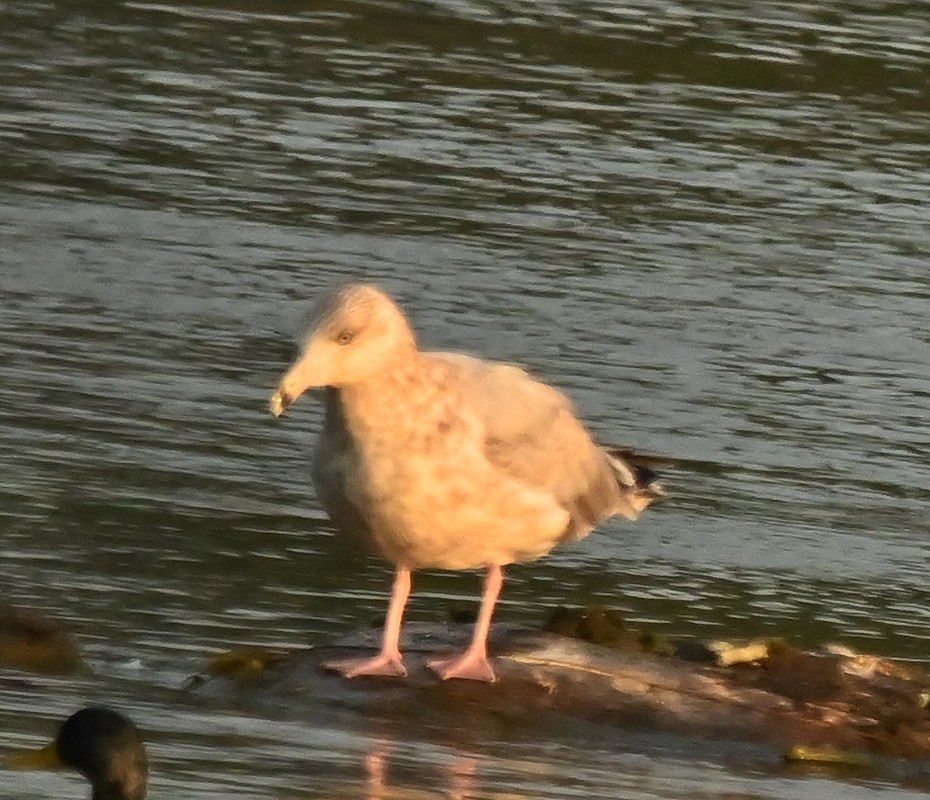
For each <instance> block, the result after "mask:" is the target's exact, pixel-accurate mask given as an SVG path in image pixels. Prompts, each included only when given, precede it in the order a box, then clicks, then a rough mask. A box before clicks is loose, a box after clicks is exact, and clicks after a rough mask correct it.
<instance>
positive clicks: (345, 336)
mask: <svg viewBox="0 0 930 800" xmlns="http://www.w3.org/2000/svg"><path fill="white" fill-rule="evenodd" d="M333 338H334V339H335V342H336V344H349V342H351V341H352V340H353V339H354V338H355V334H354V333H353V332H352V331H339V333H337V334H336V335H335V337H333Z"/></svg>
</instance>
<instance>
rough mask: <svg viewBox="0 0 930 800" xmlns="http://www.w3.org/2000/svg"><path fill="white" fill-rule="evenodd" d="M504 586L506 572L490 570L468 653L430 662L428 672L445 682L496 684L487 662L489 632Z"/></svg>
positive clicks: (493, 566)
mask: <svg viewBox="0 0 930 800" xmlns="http://www.w3.org/2000/svg"><path fill="white" fill-rule="evenodd" d="M503 585H504V570H503V569H501V568H500V567H499V566H498V565H497V564H492V565H491V566H489V567H488V574H487V577H486V578H485V580H484V595H483V596H482V597H481V610H480V611H479V612H478V621H477V622H476V623H475V633H474V635H473V636H472V639H471V644H470V645H469V646H468V649H467V650H466V651H465V652H464V653H462V655H460V656H456V657H455V658H437V659H435V660H433V661H430V662H429V665H428V666H429V668H430V669H431V670H433V671H434V672H436V673H438V675H439V677H440V678H442V679H443V680H447V679H449V678H464V679H465V680H470V681H486V682H488V683H491V682H493V681H494V680H496V678H495V677H494V670H493V669H491V664H490V662H489V661H488V631H490V630H491V616H492V615H493V614H494V606H495V605H496V604H497V598H498V596H499V595H500V593H501V586H503Z"/></svg>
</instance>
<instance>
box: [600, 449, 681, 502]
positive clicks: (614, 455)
mask: <svg viewBox="0 0 930 800" xmlns="http://www.w3.org/2000/svg"><path fill="white" fill-rule="evenodd" d="M604 452H605V453H606V454H607V461H608V463H609V464H610V468H611V469H612V470H613V473H614V477H615V478H616V479H617V483H618V485H619V486H620V488H621V489H622V490H623V503H622V504H621V506H620V508H618V509H617V513H618V514H622V515H623V516H625V517H627V518H628V519H636V518H637V517H638V516H639V515H640V514H641V513H642V511H643V510H645V508H646V507H647V506H648V505H649V504H650V503H651V502H652V501H653V500H655V499H656V498H657V497H662V496H663V495H664V494H665V488H664V487H663V486H662V484H661V483H659V481H658V477H659V475H658V473H657V472H656V471H655V469H653V467H656V466H658V465H661V464H668V463H671V462H670V459H666V458H662V457H661V456H651V455H646V454H645V453H637V452H635V451H634V450H632V449H631V448H628V447H608V448H605V450H604Z"/></svg>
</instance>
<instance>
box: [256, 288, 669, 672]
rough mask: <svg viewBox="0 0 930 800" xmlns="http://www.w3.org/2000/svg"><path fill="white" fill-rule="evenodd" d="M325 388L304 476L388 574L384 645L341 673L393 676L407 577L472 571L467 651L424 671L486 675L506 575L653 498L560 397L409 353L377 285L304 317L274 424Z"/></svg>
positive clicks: (431, 355)
mask: <svg viewBox="0 0 930 800" xmlns="http://www.w3.org/2000/svg"><path fill="white" fill-rule="evenodd" d="M314 388H322V389H324V391H325V396H324V402H325V419H324V422H323V427H322V431H321V433H320V437H319V440H318V442H317V445H316V449H315V451H314V454H313V466H312V471H311V476H312V480H313V484H314V486H315V488H316V491H317V494H318V496H319V498H320V501H321V502H322V504H323V507H324V508H325V510H326V512H327V513H328V514H329V516H330V518H331V519H332V521H333V523H334V524H335V526H336V528H337V529H338V530H339V531H340V532H342V533H343V534H345V535H346V536H347V537H355V540H356V541H362V542H364V543H365V544H367V545H368V546H369V547H370V548H372V549H373V550H374V551H375V552H376V553H378V554H380V555H381V556H382V557H383V558H385V559H386V560H387V561H389V562H390V563H392V564H393V565H394V567H395V577H394V585H393V590H392V594H391V600H390V604H389V607H388V612H387V617H386V620H385V625H384V632H383V639H382V647H381V651H380V652H379V653H378V654H377V655H376V656H374V657H373V658H353V659H347V660H342V661H336V662H330V663H329V664H327V665H326V666H327V668H329V669H332V670H335V671H338V672H340V673H342V674H343V675H344V676H346V677H355V676H359V675H382V676H403V675H405V674H406V667H405V665H404V660H403V656H402V654H401V652H400V632H401V623H402V620H403V614H404V608H405V606H406V604H407V599H408V597H409V595H410V588H411V573H412V572H413V571H415V570H418V569H446V570H466V569H484V570H486V577H485V581H484V592H483V596H482V600H481V605H480V608H479V612H478V618H477V621H476V623H475V628H474V634H473V637H472V640H471V644H470V645H469V646H468V648H467V649H466V650H465V651H464V653H461V654H459V655H457V656H455V657H452V658H437V659H434V660H432V661H429V662H428V666H429V667H430V668H431V669H433V670H434V671H435V672H436V673H437V674H438V675H439V676H440V677H441V678H443V679H448V678H462V679H468V680H478V681H493V680H495V674H494V670H493V667H492V666H491V664H490V662H489V660H488V653H487V639H488V632H489V630H490V626H491V618H492V615H493V612H494V606H495V604H496V603H497V599H498V596H499V594H500V591H501V587H502V585H503V580H504V572H503V570H504V567H506V566H507V565H509V564H513V563H517V562H525V561H532V560H534V559H537V558H539V557H541V556H543V555H545V554H547V553H548V552H549V551H550V550H552V549H553V548H554V547H555V546H556V545H558V544H560V543H562V542H568V541H572V540H575V539H580V538H581V537H583V536H585V535H587V534H588V533H589V532H590V531H591V530H593V529H594V528H595V527H596V526H597V525H598V524H600V523H601V522H603V521H604V520H606V519H608V518H610V517H613V516H618V515H619V516H622V517H626V518H628V519H636V518H637V517H638V516H639V514H640V512H641V511H642V510H643V509H645V508H646V506H648V505H649V504H650V502H652V500H653V499H654V498H655V497H656V496H658V495H660V494H661V493H662V490H661V487H660V486H659V485H658V484H657V483H656V482H655V480H654V478H655V475H654V473H653V472H652V471H651V470H650V469H648V468H647V467H646V466H644V465H643V464H642V463H641V462H639V460H638V459H637V458H636V457H635V456H634V455H633V454H632V452H631V451H628V450H618V449H614V450H611V449H607V448H602V447H599V446H598V445H597V444H595V443H594V441H593V440H592V439H591V436H590V435H589V433H588V432H587V431H586V429H585V427H584V426H583V425H582V423H581V422H580V421H579V420H578V418H577V417H576V415H575V412H574V410H573V408H572V404H571V402H570V401H569V400H568V398H567V397H566V396H565V395H564V394H562V393H561V392H560V391H559V390H557V389H555V388H553V387H551V386H548V385H547V384H545V383H542V382H540V381H538V380H536V379H534V378H533V377H531V376H530V375H529V374H528V373H527V372H526V371H524V370H523V369H520V368H519V367H516V366H513V365H509V364H504V363H499V362H494V361H486V360H482V359H479V358H475V357H471V356H467V355H463V354H458V353H446V352H430V351H426V350H421V349H420V348H419V346H418V344H417V340H416V337H415V335H414V332H413V329H412V328H411V326H410V324H409V322H408V321H407V319H406V318H405V316H404V314H403V312H402V311H401V310H400V308H399V307H398V306H397V304H396V303H395V302H394V301H393V300H392V299H391V298H390V297H389V296H388V295H387V294H386V293H385V292H384V291H383V290H381V289H380V288H378V287H375V286H372V285H367V284H349V285H346V286H342V287H340V288H338V289H337V290H335V291H333V292H332V293H330V294H328V295H327V296H325V297H324V298H323V299H322V300H321V301H320V302H319V303H318V304H317V305H316V307H315V308H314V310H313V311H312V312H311V314H310V317H309V324H308V330H307V333H306V335H305V336H304V337H303V339H302V343H301V349H300V355H299V356H298V358H297V359H296V361H295V362H294V363H293V364H292V365H291V367H290V369H288V370H287V372H286V373H285V374H284V376H283V377H282V378H281V380H280V383H279V384H278V387H277V390H276V391H275V392H274V395H273V396H272V399H271V411H272V413H274V414H275V416H280V415H281V414H283V413H284V411H285V409H286V408H287V407H288V406H290V405H291V404H292V403H293V402H294V401H295V400H296V399H297V398H298V397H300V395H301V394H303V393H304V392H306V391H308V390H310V389H314Z"/></svg>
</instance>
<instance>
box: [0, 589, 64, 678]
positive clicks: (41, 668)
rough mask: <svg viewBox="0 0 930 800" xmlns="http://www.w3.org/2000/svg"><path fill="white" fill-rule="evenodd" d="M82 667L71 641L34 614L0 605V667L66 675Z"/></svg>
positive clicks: (52, 622) (52, 623)
mask: <svg viewBox="0 0 930 800" xmlns="http://www.w3.org/2000/svg"><path fill="white" fill-rule="evenodd" d="M80 666H81V654H80V651H79V649H78V646H77V643H76V642H75V640H74V638H73V637H72V636H71V634H69V633H68V632H67V631H65V630H64V629H63V628H62V627H61V625H59V624H58V623H57V622H55V621H54V620H52V619H50V618H49V617H46V616H44V615H42V614H40V613H38V612H37V611H29V610H26V609H21V608H16V607H15V606H11V605H8V604H6V603H0V667H3V668H7V669H21V670H26V671H29V672H41V673H45V674H58V675H60V674H68V673H71V672H75V671H77V670H78V669H79V668H80Z"/></svg>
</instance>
